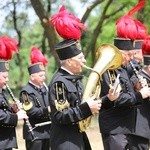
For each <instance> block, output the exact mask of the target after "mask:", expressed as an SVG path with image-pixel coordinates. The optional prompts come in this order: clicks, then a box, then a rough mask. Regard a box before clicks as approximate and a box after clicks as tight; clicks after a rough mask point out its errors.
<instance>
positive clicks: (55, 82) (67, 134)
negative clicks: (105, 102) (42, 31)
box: [49, 6, 101, 150]
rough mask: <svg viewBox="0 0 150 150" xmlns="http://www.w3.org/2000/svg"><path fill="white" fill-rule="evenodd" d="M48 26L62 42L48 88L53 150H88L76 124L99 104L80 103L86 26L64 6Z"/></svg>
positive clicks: (83, 136) (92, 99)
mask: <svg viewBox="0 0 150 150" xmlns="http://www.w3.org/2000/svg"><path fill="white" fill-rule="evenodd" d="M51 23H52V24H53V25H54V27H55V28H56V30H57V32H58V34H59V35H60V36H61V37H63V38H64V39H65V40H64V41H62V42H60V43H58V44H57V45H56V46H55V50H56V52H57V54H58V56H59V59H60V62H61V66H60V68H59V69H58V70H57V71H56V73H55V74H54V76H53V78H52V80H51V82H50V84H49V91H50V106H51V117H52V132H51V139H50V140H51V149H52V150H91V145H90V143H89V140H88V137H87V135H86V133H85V132H80V128H79V121H81V120H84V119H85V118H87V117H89V116H91V115H92V113H98V112H99V109H100V107H101V102H100V100H97V101H94V97H91V98H90V97H89V99H90V100H89V101H87V102H84V103H81V102H82V95H83V84H82V82H81V80H82V76H81V75H80V73H81V72H82V69H83V64H84V63H85V62H86V60H85V58H84V55H83V53H82V51H81V46H80V44H79V39H80V36H81V31H80V28H81V29H85V26H84V25H83V24H82V23H81V22H80V20H79V19H78V18H76V17H75V16H73V15H72V14H71V13H69V12H68V11H67V10H66V9H65V7H64V6H62V7H61V8H60V11H59V13H58V14H56V15H54V16H52V18H51Z"/></svg>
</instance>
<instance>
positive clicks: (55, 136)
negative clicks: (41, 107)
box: [49, 69, 92, 150]
mask: <svg viewBox="0 0 150 150" xmlns="http://www.w3.org/2000/svg"><path fill="white" fill-rule="evenodd" d="M80 80H81V76H76V75H70V74H69V73H67V72H66V71H64V70H62V69H59V70H58V71H57V72H56V73H55V75H54V77H53V79H52V80H51V83H50V85H49V91H50V106H51V118H52V132H51V139H50V140H51V149H52V150H91V147H90V144H89V141H88V138H87V136H86V133H85V132H82V133H81V132H80V131H79V126H78V122H79V121H80V120H82V119H85V118H87V117H88V116H90V115H92V113H91V111H90V108H89V106H88V104H87V103H83V104H81V99H82V93H83V86H82V83H81V81H80ZM55 100H56V101H55ZM64 102H66V103H68V105H66V107H64V108H63V109H59V108H58V107H57V104H58V103H60V104H63V103H64ZM56 107H57V108H56Z"/></svg>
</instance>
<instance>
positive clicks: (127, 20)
mask: <svg viewBox="0 0 150 150" xmlns="http://www.w3.org/2000/svg"><path fill="white" fill-rule="evenodd" d="M144 5H145V0H141V1H140V2H139V3H138V4H137V5H136V6H135V7H133V8H132V9H131V10H130V11H129V12H128V13H127V14H126V15H124V16H122V17H121V18H119V19H118V20H117V21H116V29H117V31H116V32H117V37H115V38H114V45H115V46H116V47H117V48H119V49H120V50H139V49H141V48H142V42H143V40H144V39H145V37H146V36H147V27H146V26H145V25H144V24H142V23H141V22H140V21H138V20H136V19H135V18H133V17H132V15H133V14H134V13H135V12H137V11H138V10H139V9H141V8H142V7H144Z"/></svg>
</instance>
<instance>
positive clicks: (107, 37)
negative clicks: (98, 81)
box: [0, 0, 150, 96]
mask: <svg viewBox="0 0 150 150" xmlns="http://www.w3.org/2000/svg"><path fill="white" fill-rule="evenodd" d="M0 1H1V5H0V10H1V11H0V16H1V17H0V36H2V35H7V36H9V37H12V38H15V39H17V40H18V42H19V44H18V46H19V53H18V54H14V56H13V59H12V60H11V61H10V73H9V85H10V87H11V88H12V89H13V91H14V93H15V95H16V96H18V92H19V90H20V89H21V88H22V87H23V86H24V85H25V84H26V83H27V82H28V76H29V75H28V71H27V67H28V65H29V64H30V57H29V55H30V51H31V47H32V46H36V47H38V48H39V49H40V50H41V51H42V52H43V54H44V55H45V56H46V57H47V58H48V61H49V63H48V66H47V70H46V76H47V80H46V83H47V84H48V83H49V82H50V80H51V77H52V75H53V73H54V72H55V70H56V68H57V67H58V66H59V60H58V57H57V54H56V52H55V50H54V46H55V44H56V43H57V42H59V41H61V40H62V39H61V38H60V37H59V36H58V35H57V34H56V33H55V31H54V30H53V28H52V27H51V25H50V24H49V19H50V17H51V16H52V15H53V14H55V13H57V12H58V11H59V8H60V6H61V5H65V7H66V9H68V10H69V11H70V12H72V14H74V15H75V16H76V17H78V18H80V19H81V21H82V22H83V23H84V24H85V25H86V26H87V27H88V30H87V31H85V32H83V34H82V38H81V45H82V49H83V52H84V54H85V56H86V59H87V65H88V66H90V67H93V65H94V63H95V51H96V49H97V48H98V47H99V46H100V45H101V44H103V43H109V44H113V38H114V37H115V35H116V28H115V23H116V20H117V19H118V18H120V17H121V16H123V15H124V14H126V13H127V12H128V11H129V10H130V9H131V8H133V7H134V6H135V5H136V4H137V3H138V2H139V0H132V1H131V0H75V1H72V0H5V1H2V0H0ZM149 4H150V0H147V1H146V5H145V7H144V8H143V9H141V10H140V11H138V12H137V13H135V14H134V15H133V16H134V17H135V18H137V19H138V20H140V21H141V22H143V23H144V24H145V25H146V26H147V27H148V31H150V19H149V15H150V13H149V12H150V5H149ZM88 73H89V71H87V70H84V72H83V74H84V75H85V76H87V77H88Z"/></svg>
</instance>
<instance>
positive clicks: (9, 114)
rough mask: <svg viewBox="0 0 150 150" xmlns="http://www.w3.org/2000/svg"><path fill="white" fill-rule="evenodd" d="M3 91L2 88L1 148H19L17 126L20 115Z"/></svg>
mask: <svg viewBox="0 0 150 150" xmlns="http://www.w3.org/2000/svg"><path fill="white" fill-rule="evenodd" d="M3 92H4V91H3ZM3 92H2V90H1V89H0V149H8V148H17V141H16V131H15V127H16V126H17V121H18V117H17V115H16V114H15V113H13V111H12V108H11V106H10V105H9V104H8V101H7V98H6V96H4V93H3Z"/></svg>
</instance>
